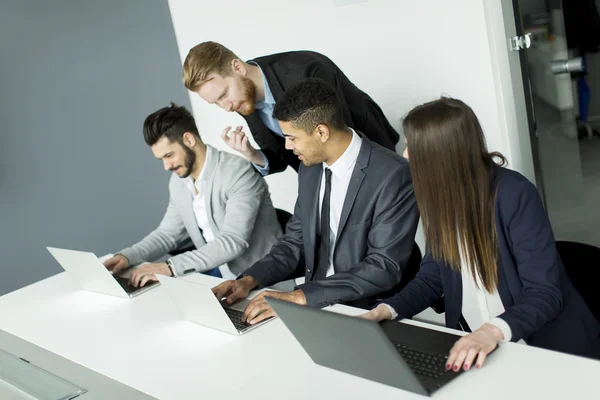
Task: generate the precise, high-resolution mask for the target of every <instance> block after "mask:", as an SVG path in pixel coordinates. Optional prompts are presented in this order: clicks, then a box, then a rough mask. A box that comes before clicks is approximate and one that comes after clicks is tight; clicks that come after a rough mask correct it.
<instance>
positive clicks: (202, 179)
mask: <svg viewBox="0 0 600 400" xmlns="http://www.w3.org/2000/svg"><path fill="white" fill-rule="evenodd" d="M213 152H214V149H213V148H212V147H210V146H208V145H207V146H206V158H205V159H204V165H203V166H202V171H200V176H199V177H198V179H196V181H194V178H192V175H190V176H188V177H187V178H183V181H184V182H185V184H186V186H187V187H188V189H190V190H191V192H192V193H194V194H195V193H196V191H195V190H194V187H195V188H196V190H197V191H200V188H201V187H202V183H203V182H205V181H206V178H207V172H206V170H207V169H208V168H207V167H208V166H209V165H211V164H210V162H211V160H212V157H213V154H212V153H213Z"/></svg>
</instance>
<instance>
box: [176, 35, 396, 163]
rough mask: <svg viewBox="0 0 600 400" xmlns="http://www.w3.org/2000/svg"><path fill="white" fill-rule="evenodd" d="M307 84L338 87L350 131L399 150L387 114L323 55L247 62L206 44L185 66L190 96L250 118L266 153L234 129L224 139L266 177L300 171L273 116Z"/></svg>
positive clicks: (284, 55)
mask: <svg viewBox="0 0 600 400" xmlns="http://www.w3.org/2000/svg"><path fill="white" fill-rule="evenodd" d="M305 78H317V79H322V80H324V81H326V82H327V83H329V84H330V85H331V86H333V87H334V89H335V91H336V94H337V96H338V97H339V99H340V101H341V104H342V112H343V117H344V122H345V123H346V125H347V126H349V127H350V128H353V129H356V130H357V131H360V132H363V133H364V134H365V136H366V137H367V138H368V139H369V140H371V141H373V142H375V143H378V144H380V145H382V146H384V147H386V148H388V149H390V150H392V151H394V150H395V145H396V143H397V142H398V138H399V136H398V133H397V132H396V131H395V130H394V128H392V126H391V125H390V124H389V122H388V120H387V119H386V118H385V116H384V115H383V112H382V111H381V108H379V106H378V105H377V104H376V103H375V102H374V101H373V99H371V97H369V95H367V94H366V93H365V92H363V91H361V90H360V89H359V88H357V87H356V86H355V85H354V84H353V83H352V82H351V81H350V80H349V79H348V78H347V77H346V75H344V73H343V72H342V71H341V70H340V69H339V68H338V66H337V65H335V63H333V61H331V60H330V59H329V58H327V57H325V56H324V55H322V54H319V53H316V52H312V51H292V52H287V53H279V54H272V55H269V56H264V57H258V58H255V59H253V60H250V61H248V62H244V61H242V60H240V59H239V58H238V57H237V56H236V55H235V54H234V53H233V52H232V51H231V50H229V49H227V48H226V47H224V46H223V45H221V44H219V43H215V42H204V43H200V44H199V45H197V46H195V47H193V48H192V49H191V50H190V52H189V54H188V55H187V57H186V59H185V62H184V64H183V82H184V84H185V86H186V87H187V88H188V89H189V90H190V91H192V92H195V93H198V95H199V96H200V97H201V98H202V99H204V100H205V101H206V102H208V103H210V104H217V105H218V106H219V107H221V108H223V109H224V110H226V111H229V112H232V111H235V112H237V113H238V114H240V115H241V116H242V117H244V119H245V120H246V122H247V123H248V127H249V129H250V132H251V133H252V136H253V137H254V140H255V141H256V143H257V144H258V146H259V147H260V149H255V148H254V147H252V145H251V144H250V143H248V137H247V136H246V134H245V133H244V132H243V131H242V127H241V126H238V127H237V129H235V130H233V131H231V132H230V129H231V128H230V127H227V128H225V130H224V131H223V133H222V136H221V137H222V138H223V140H224V141H225V142H226V143H227V145H229V147H231V148H232V149H234V150H236V151H238V152H239V153H240V154H242V155H243V156H244V157H245V158H246V159H248V160H249V161H250V162H252V164H253V165H254V167H255V168H256V169H257V170H258V171H259V172H260V173H261V174H262V175H268V174H272V173H276V172H281V171H283V170H285V169H286V168H287V166H288V165H289V166H291V167H292V168H294V169H295V170H296V171H298V166H299V161H298V158H297V157H296V156H295V155H294V154H293V153H292V152H291V151H289V150H286V148H285V139H284V135H283V133H282V132H281V129H280V127H279V125H278V123H277V121H276V120H275V119H274V118H273V115H272V114H273V108H274V107H275V104H276V103H277V102H278V101H280V100H281V99H282V98H283V93H284V92H285V91H286V90H287V89H288V88H289V87H290V86H292V85H294V84H295V83H297V82H299V81H301V80H302V79H305Z"/></svg>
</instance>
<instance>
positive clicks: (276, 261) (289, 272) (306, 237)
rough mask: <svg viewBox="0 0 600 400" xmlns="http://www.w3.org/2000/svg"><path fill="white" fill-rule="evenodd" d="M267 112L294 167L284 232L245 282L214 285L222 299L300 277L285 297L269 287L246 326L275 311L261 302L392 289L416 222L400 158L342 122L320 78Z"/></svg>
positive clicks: (317, 301)
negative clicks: (294, 186) (293, 196)
mask: <svg viewBox="0 0 600 400" xmlns="http://www.w3.org/2000/svg"><path fill="white" fill-rule="evenodd" d="M273 115H274V116H275V118H277V120H278V121H279V124H280V126H281V130H282V131H283V133H284V135H285V138H286V139H285V140H286V142H285V145H286V148H287V149H288V150H290V151H292V152H293V153H294V154H296V155H297V156H298V158H299V160H300V161H302V165H300V168H299V173H298V188H299V189H298V191H299V194H298V199H297V201H296V207H295V210H294V215H293V216H292V218H291V219H290V221H289V223H288V225H287V228H286V233H285V235H284V236H283V237H282V238H281V239H280V241H279V242H278V243H277V244H275V245H274V246H273V247H272V248H271V251H270V253H269V254H267V255H266V256H265V257H264V258H263V259H262V260H259V261H258V262H256V263H255V264H254V265H253V266H252V267H250V268H249V269H247V270H246V271H245V272H244V274H243V276H242V277H241V278H240V279H238V280H234V281H226V282H224V283H222V284H220V285H218V286H216V287H215V288H213V292H214V293H215V295H216V296H217V298H219V299H222V298H224V297H226V301H227V302H228V303H232V302H234V301H236V300H237V299H239V298H242V297H246V296H247V295H248V293H249V292H250V290H252V289H254V288H264V287H266V286H269V285H272V284H274V283H276V282H279V281H282V280H285V279H289V278H290V277H294V276H297V275H301V274H302V273H303V274H304V277H305V283H304V284H302V285H300V286H299V287H298V288H297V289H296V290H294V291H292V292H288V293H282V292H274V291H267V292H263V293H261V295H259V296H257V297H255V298H254V299H253V300H252V301H251V302H250V303H249V304H248V306H247V307H246V310H245V312H244V318H245V320H246V321H247V322H249V323H251V324H253V323H256V322H259V321H261V320H263V319H265V318H267V317H270V316H272V315H274V314H273V310H272V309H271V308H270V307H269V305H268V303H267V302H266V301H265V299H264V297H265V296H272V297H277V298H281V299H283V300H287V301H292V302H295V303H297V304H303V305H310V306H315V307H325V306H328V305H332V304H336V303H349V304H353V305H356V301H358V300H361V299H363V300H364V299H368V298H372V297H374V296H376V295H377V294H380V293H382V292H385V291H388V290H390V289H391V288H393V287H394V286H396V285H397V284H398V283H399V282H400V279H401V277H402V273H403V270H404V269H405V267H406V265H407V261H408V260H409V257H410V254H411V251H412V249H413V245H414V236H415V232H416V229H417V222H418V219H419V215H418V211H417V205H416V200H415V196H414V192H413V187H412V181H411V176H410V171H409V167H408V162H407V161H406V160H405V159H404V158H402V157H401V156H400V155H398V154H396V153H394V152H392V151H390V150H388V149H385V148H383V147H381V146H379V145H377V144H375V143H372V142H371V141H370V140H369V139H367V138H366V135H363V134H362V133H361V132H357V131H355V130H353V129H351V128H349V127H348V126H347V125H346V123H345V122H344V117H343V105H342V102H341V101H340V99H339V97H338V96H337V93H336V91H335V89H334V88H333V87H332V86H331V85H329V84H328V83H326V82H324V81H323V80H320V79H306V80H303V81H300V82H299V83H297V84H296V85H293V86H291V87H290V88H288V90H287V91H286V92H285V95H284V97H283V98H282V99H281V100H280V101H279V102H278V103H277V104H276V106H275V109H274V112H273Z"/></svg>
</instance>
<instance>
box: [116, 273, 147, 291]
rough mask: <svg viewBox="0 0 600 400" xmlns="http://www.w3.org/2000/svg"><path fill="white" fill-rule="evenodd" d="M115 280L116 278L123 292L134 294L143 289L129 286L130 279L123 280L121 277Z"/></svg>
mask: <svg viewBox="0 0 600 400" xmlns="http://www.w3.org/2000/svg"><path fill="white" fill-rule="evenodd" d="M113 278H115V280H116V281H117V282H118V283H119V285H121V287H122V288H123V290H125V291H126V292H127V293H133V292H135V291H137V290H140V289H141V287H135V286H131V285H130V284H129V279H128V278H122V277H120V276H113Z"/></svg>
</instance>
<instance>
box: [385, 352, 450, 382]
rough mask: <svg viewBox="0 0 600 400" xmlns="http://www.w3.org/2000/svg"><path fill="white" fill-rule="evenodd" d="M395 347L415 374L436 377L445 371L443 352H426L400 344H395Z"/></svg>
mask: <svg viewBox="0 0 600 400" xmlns="http://www.w3.org/2000/svg"><path fill="white" fill-rule="evenodd" d="M396 348H397V349H398V351H399V352H400V355H402V358H403V359H404V361H406V363H407V364H408V365H409V366H410V368H411V369H412V370H413V372H414V373H415V374H417V375H421V376H425V377H429V378H433V379H438V378H439V377H440V376H442V374H444V372H446V360H447V359H448V356H447V355H445V354H428V353H422V352H420V351H417V350H413V349H410V348H408V347H407V346H405V345H402V344H396Z"/></svg>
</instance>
